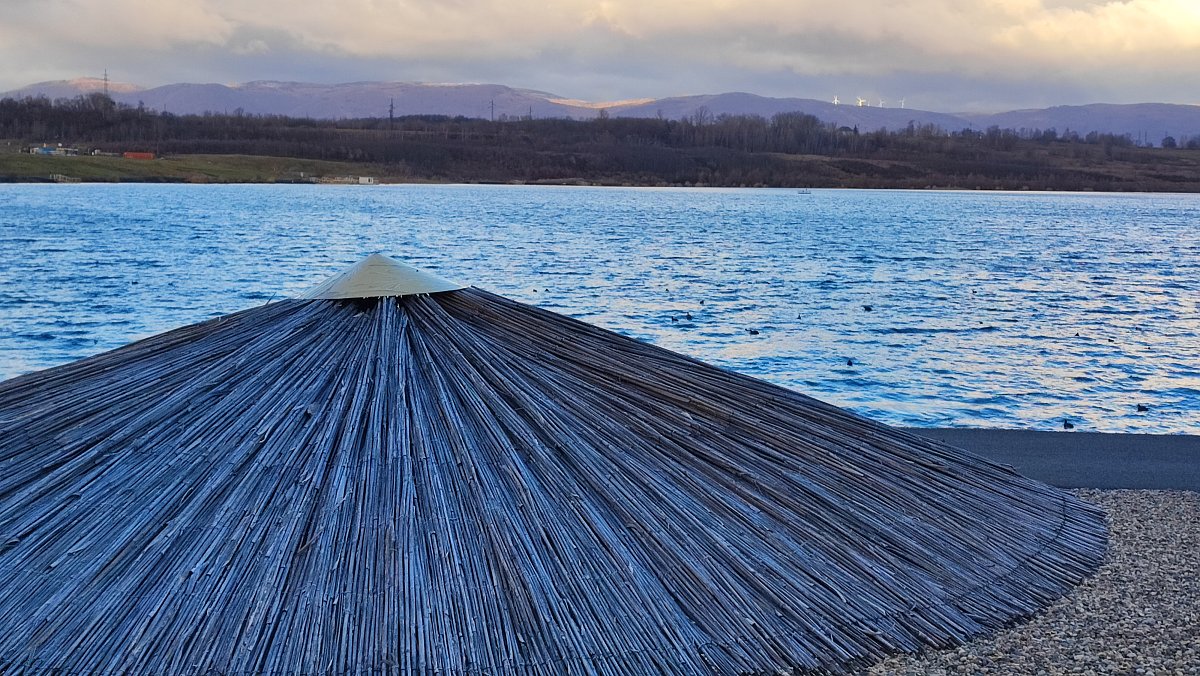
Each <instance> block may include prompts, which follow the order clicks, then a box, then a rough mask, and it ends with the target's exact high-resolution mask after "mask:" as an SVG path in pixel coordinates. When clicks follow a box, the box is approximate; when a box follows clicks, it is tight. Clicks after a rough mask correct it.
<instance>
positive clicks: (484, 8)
mask: <svg viewBox="0 0 1200 676" xmlns="http://www.w3.org/2000/svg"><path fill="white" fill-rule="evenodd" d="M1198 64H1200V0H847V1H844V2H831V1H830V0H755V1H753V2H742V1H741V0H605V1H601V2H595V1H584V0H546V1H540V2H538V1H533V0H322V1H319V2H318V1H314V0H0V91H6V90H10V89H16V88H18V87H21V86H24V85H27V84H31V83H34V82H42V81H47V80H63V79H72V78H76V77H85V76H86V77H100V76H101V74H102V73H103V71H104V70H105V69H107V71H108V74H109V77H110V78H111V79H112V80H113V81H118V82H130V83H135V84H138V85H142V86H146V87H152V86H157V85H162V84H170V83H174V82H218V83H224V84H233V83H239V82H248V81H253V80H285V81H298V82H320V83H337V82H354V81H364V80H389V81H415V82H488V83H497V84H505V85H509V86H513V87H522V88H528V89H537V90H542V91H548V92H552V93H554V94H557V95H560V96H563V97H566V98H577V99H584V100H589V101H616V100H622V99H634V98H659V97H665V96H679V95H687V94H711V93H720V92H728V91H745V92H751V93H755V94H761V95H765V96H781V97H782V96H796V97H802V98H814V99H825V100H829V99H832V98H833V97H834V96H838V97H840V99H841V100H843V101H846V100H852V99H853V98H854V97H856V96H863V97H866V98H869V99H871V100H875V99H878V98H885V99H887V100H890V101H898V100H899V99H901V98H904V99H905V100H906V104H907V106H908V107H909V108H920V109H924V110H936V111H945V112H959V111H964V112H966V111H973V112H994V111H1001V110H1009V109H1014V108H1033V107H1046V106H1051V105H1062V104H1083V103H1096V102H1105V103H1135V102H1147V101H1153V102H1167V103H1192V104H1200V87H1198V86H1197V84H1196V82H1197V80H1196V68H1197V65H1198Z"/></svg>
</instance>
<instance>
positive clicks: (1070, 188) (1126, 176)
mask: <svg viewBox="0 0 1200 676" xmlns="http://www.w3.org/2000/svg"><path fill="white" fill-rule="evenodd" d="M9 147H10V148H13V147H16V146H14V145H13V144H12V143H11V142H10V143H9ZM789 157H790V158H791V159H789V160H788V161H790V162H798V163H801V164H804V165H805V166H806V167H808V169H807V170H806V172H811V173H805V174H802V176H805V178H803V180H800V179H796V180H800V182H794V181H792V180H791V179H789V181H786V182H783V183H763V182H754V181H744V182H743V181H736V180H735V181H722V180H719V179H715V180H714V178H715V176H713V177H710V178H709V179H708V180H690V181H689V180H683V181H681V180H670V179H668V178H666V177H661V176H656V175H653V174H646V173H635V174H628V173H616V174H612V175H608V174H600V175H591V174H585V175H580V176H562V175H560V176H554V177H546V176H541V177H530V176H522V175H517V174H514V175H512V176H502V177H498V176H496V175H495V174H496V171H497V168H496V167H490V166H484V165H479V166H476V165H471V166H463V167H457V168H455V169H454V173H451V174H447V175H428V174H423V173H420V172H418V171H414V170H413V169H412V168H410V167H408V166H406V165H403V164H380V163H371V162H344V161H335V160H313V159H303V158H294V157H277V156H266V155H238V154H230V155H212V154H171V155H166V156H162V157H155V158H154V159H128V158H124V157H115V156H103V155H96V156H93V155H74V156H50V155H32V154H28V153H20V152H7V153H6V152H2V151H0V183H195V184H278V183H284V184H292V183H301V184H307V183H334V184H355V185H357V184H359V183H360V181H364V182H366V183H369V184H479V185H487V184H497V185H554V186H597V187H647V188H661V187H672V188H674V187H683V188H781V189H791V190H797V191H798V192H807V191H808V189H812V188H821V189H826V188H849V189H885V190H969V191H1014V192H1046V191H1052V192H1075V193H1087V192H1122V193H1166V192H1174V193H1193V194H1194V193H1200V173H1196V174H1194V175H1193V174H1192V173H1188V172H1185V173H1184V174H1181V175H1180V176H1179V177H1176V178H1172V179H1171V180H1166V179H1163V178H1161V177H1155V176H1142V175H1141V174H1139V173H1138V172H1143V171H1145V167H1136V168H1135V169H1136V171H1135V170H1134V169H1130V168H1129V167H1128V166H1124V165H1119V166H1118V165H1116V164H1114V165H1113V167H1112V172H1115V173H1110V174H1103V173H1097V174H1096V175H1095V176H1092V177H1088V176H1084V175H1082V174H1079V173H1075V174H1070V175H1071V176H1072V179H1071V181H1072V182H1071V183H1070V184H1069V185H1067V184H1060V183H1058V182H1056V181H1054V180H1050V179H1039V180H1036V181H1035V180H1027V178H1022V177H1020V176H1012V177H1000V178H997V177H991V178H983V177H981V176H978V175H975V174H970V175H967V176H953V175H931V176H925V177H920V178H918V177H915V176H914V175H913V171H915V169H914V170H913V171H908V172H900V171H899V170H898V169H897V168H896V167H894V166H892V165H891V164H888V163H886V162H882V161H879V162H871V161H866V160H862V161H858V160H856V162H858V164H854V165H852V166H851V169H853V170H854V171H855V172H859V173H852V172H851V173H848V172H849V171H850V170H849V169H846V167H845V166H842V165H844V164H845V161H844V160H843V159H841V158H836V157H815V156H789ZM1186 157H1189V158H1190V157H1191V155H1186ZM1197 158H1200V155H1198V156H1197ZM839 163H840V164H839ZM892 164H894V163H892ZM835 167H841V168H840V169H838V171H839V172H841V173H840V174H838V176H837V178H833V177H832V175H831V174H832V172H833V171H834V168H835ZM918 173H919V172H918ZM735 174H736V172H735ZM892 174H895V175H894V176H893V175H892ZM798 176H800V175H798Z"/></svg>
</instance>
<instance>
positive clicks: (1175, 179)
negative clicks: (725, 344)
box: [0, 94, 1200, 190]
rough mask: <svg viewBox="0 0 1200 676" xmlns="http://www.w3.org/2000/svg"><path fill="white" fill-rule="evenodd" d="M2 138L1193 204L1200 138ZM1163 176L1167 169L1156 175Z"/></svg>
mask: <svg viewBox="0 0 1200 676" xmlns="http://www.w3.org/2000/svg"><path fill="white" fill-rule="evenodd" d="M0 137H3V138H8V139H19V140H21V141H22V142H23V143H30V144H33V143H64V144H71V145H77V146H79V147H80V148H81V149H83V150H84V151H88V150H91V149H97V150H101V151H112V152H116V151H130V150H136V151H149V152H155V153H158V154H160V155H164V154H165V155H170V154H247V155H269V156H281V157H296V158H306V159H320V160H337V161H354V162H366V163H375V164H378V165H382V166H383V167H386V168H387V171H386V172H384V173H387V174H388V175H392V176H397V177H401V178H413V179H427V180H449V181H501V182H507V181H525V182H539V181H542V182H567V181H575V180H578V181H587V182H612V183H634V184H651V185H655V184H693V185H694V184H707V185H766V186H813V187H817V186H861V187H926V186H953V187H987V188H993V187H1006V188H1021V187H1028V188H1033V189H1041V188H1056V189H1067V190H1074V189H1104V190H1107V189H1116V190H1121V189H1142V190H1145V189H1155V190H1158V189H1166V188H1164V185H1165V186H1167V188H1170V187H1176V188H1179V189H1192V188H1191V187H1189V186H1191V185H1192V184H1193V183H1195V184H1197V185H1200V173H1198V170H1197V169H1196V167H1195V154H1193V153H1188V152H1186V150H1188V149H1197V148H1200V138H1192V139H1183V140H1180V141H1175V140H1174V139H1172V141H1173V142H1174V143H1173V145H1176V146H1177V147H1178V148H1179V149H1182V150H1176V151H1175V155H1176V156H1177V157H1178V160H1179V161H1178V162H1176V161H1174V160H1168V159H1165V156H1164V153H1165V152H1167V151H1166V150H1163V149H1151V148H1140V147H1137V145H1136V144H1135V143H1134V142H1133V140H1132V139H1131V138H1130V137H1128V136H1122V135H1113V134H1097V133H1094V132H1093V133H1088V134H1083V135H1081V134H1079V133H1076V132H1073V131H1070V130H1064V131H1063V132H1061V133H1060V132H1058V131H1057V130H1021V131H1014V130H1005V129H999V128H997V127H993V128H990V129H987V130H973V129H963V130H956V131H950V130H944V129H940V128H937V127H933V126H917V125H911V124H910V125H909V127H908V128H906V129H902V130H892V131H887V130H871V131H867V130H859V129H857V128H851V127H839V126H836V125H832V124H829V123H826V122H822V121H821V120H819V119H817V118H816V117H813V116H811V115H806V114H802V113H782V114H778V115H775V116H774V117H772V118H770V119H766V118H762V117H758V116H742V115H738V116H726V115H722V116H713V115H711V114H708V113H707V112H706V111H703V110H702V111H700V112H698V113H697V114H695V115H693V116H691V117H689V118H687V119H683V120H667V119H646V118H608V117H607V116H601V117H600V118H599V119H594V120H586V121H581V120H568V119H529V118H520V119H502V120H498V121H490V120H481V119H472V118H464V117H454V118H451V117H444V116H410V117H403V118H396V119H388V118H383V119H379V118H371V119H354V120H313V119H303V118H289V117H282V116H270V115H266V116H264V115H246V114H243V113H242V112H241V111H234V112H233V113H228V114H227V113H209V114H204V115H174V114H171V113H166V112H156V111H152V110H147V109H145V108H143V107H140V106H139V107H133V106H126V105H120V104H116V103H114V102H113V101H112V99H111V98H109V97H107V96H105V95H103V94H90V95H87V96H81V97H77V98H75V99H69V100H67V99H60V100H57V101H50V100H48V99H46V98H28V99H24V100H13V99H4V100H0ZM1164 164H1165V165H1169V166H1164Z"/></svg>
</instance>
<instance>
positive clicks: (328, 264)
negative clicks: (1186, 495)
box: [0, 184, 1200, 433]
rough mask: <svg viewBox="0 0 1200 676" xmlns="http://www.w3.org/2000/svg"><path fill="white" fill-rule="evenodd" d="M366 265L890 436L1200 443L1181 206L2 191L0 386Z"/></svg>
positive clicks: (1190, 213)
mask: <svg viewBox="0 0 1200 676" xmlns="http://www.w3.org/2000/svg"><path fill="white" fill-rule="evenodd" d="M377 251H378V252H383V253H385V254H388V255H391V256H394V257H396V258H399V259H402V260H404V261H406V262H408V263H410V264H412V265H415V266H417V267H422V268H426V269H429V270H431V271H433V272H436V273H437V274H440V275H442V276H445V277H450V278H452V279H456V280H460V281H464V282H468V283H472V284H474V285H476V286H480V287H482V288H485V289H488V290H491V291H495V292H497V293H501V294H504V295H507V296H510V297H512V298H515V299H517V300H520V301H523V302H526V303H532V304H535V305H538V306H541V307H543V308H547V309H550V310H554V311H556V312H561V313H564V314H568V315H570V316H573V317H576V318H579V319H582V320H584V321H587V322H590V323H593V324H597V325H599V326H603V327H606V328H609V329H612V330H615V331H619V332H621V333H624V334H626V335H629V336H633V337H636V338H638V339H641V340H645V341H649V342H652V343H655V344H657V345H661V346H663V347H666V348H668V349H671V350H675V351H678V352H682V353H685V354H688V355H691V356H694V357H697V358H699V359H702V360H705V361H708V362H711V363H714V364H717V365H719V366H722V367H724V368H728V369H732V370H735V371H740V372H742V373H746V374H750V375H753V376H756V377H760V378H764V379H766V380H769V381H771V382H774V383H777V384H780V385H783V386H786V387H790V388H794V389H796V390H799V391H801V392H804V393H806V394H810V395H812V396H815V397H818V398H820V399H824V400H826V401H829V402H831V403H834V404H837V405H839V406H844V407H847V408H850V409H852V410H854V411H856V412H858V413H861V414H864V415H867V416H871V417H874V418H877V419H879V420H882V421H884V422H887V423H890V424H899V425H909V426H919V427H938V426H972V427H1013V428H1026V429H1061V427H1062V423H1063V421H1064V420H1070V421H1071V422H1072V423H1073V424H1074V425H1075V426H1076V429H1077V430H1082V431H1106V432H1161V433H1200V196H1198V195H1176V194H1067V193H992V192H919V191H886V190H879V191H858V190H813V191H811V193H808V194H804V193H801V192H798V191H795V190H763V189H684V188H679V189H650V188H583V187H532V186H453V185H450V186H446V185H438V186H425V185H404V186H283V185H281V186H257V185H250V186H247V185H238V186H193V185H88V184H84V185H78V184H77V185H2V186H0V260H2V261H3V262H2V263H0V379H5V378H10V377H13V376H16V375H19V374H21V373H25V372H28V371H32V370H36V369H42V368H47V367H50V366H54V365H56V364H61V363H65V362H68V361H71V360H74V359H79V358H81V357H85V356H88V355H91V354H94V353H96V352H100V351H103V350H108V349H112V348H115V347H118V346H120V345H123V344H125V343H127V342H129V341H131V340H134V339H137V338H141V337H145V336H147V335H151V334H154V333H158V332H161V331H164V330H166V329H170V328H174V327H177V326H181V325H184V324H189V323H193V322H196V321H200V320H203V319H207V318H209V317H212V316H216V315H220V314H224V313H227V312H231V311H234V310H239V309H242V308H245V307H248V306H252V305H257V304H263V303H267V302H270V301H271V300H273V299H278V298H283V297H286V296H289V295H294V294H298V293H300V292H302V291H303V290H304V289H305V288H307V287H309V286H311V285H314V284H316V283H317V282H318V281H320V280H321V279H323V278H324V277H325V276H327V275H329V274H332V273H334V272H337V271H339V270H340V269H341V268H343V267H345V266H347V265H349V264H351V263H353V262H355V261H357V260H358V259H359V258H361V257H363V256H364V255H366V254H368V253H372V252H377ZM689 315H690V318H689ZM751 331H756V332H757V333H751ZM1138 404H1142V405H1143V406H1145V407H1146V408H1148V409H1149V410H1147V411H1138V410H1137V405H1138Z"/></svg>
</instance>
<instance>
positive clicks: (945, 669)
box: [862, 489, 1200, 676]
mask: <svg viewBox="0 0 1200 676" xmlns="http://www.w3.org/2000/svg"><path fill="white" fill-rule="evenodd" d="M1072 492H1073V493H1075V494H1076V495H1078V496H1079V497H1081V498H1083V499H1084V500H1088V501H1090V502H1094V503H1096V504H1098V505H1100V506H1102V507H1104V509H1105V510H1106V511H1107V512H1108V520H1109V527H1110V529H1111V537H1110V541H1109V552H1108V557H1107V558H1106V560H1105V562H1104V565H1103V566H1102V567H1101V568H1100V570H1099V571H1098V572H1097V573H1096V575H1095V576H1093V577H1092V578H1090V579H1088V580H1087V581H1086V582H1084V583H1083V584H1082V585H1081V586H1080V587H1078V588H1077V589H1076V590H1075V591H1074V592H1073V593H1072V594H1071V595H1069V596H1067V597H1065V598H1063V599H1061V600H1060V601H1059V602H1058V603H1056V604H1054V605H1053V606H1051V607H1049V608H1047V609H1046V610H1045V611H1043V612H1041V613H1039V614H1037V615H1035V616H1034V617H1033V618H1031V619H1030V620H1029V621H1027V622H1024V623H1022V624H1019V625H1017V626H1015V627H1011V628H1009V629H1005V630H1002V631H1000V632H998V633H996V634H994V635H991V636H986V637H983V638H981V639H979V640H976V641H973V642H971V643H968V644H966V645H964V646H961V647H959V648H957V649H954V650H944V651H931V652H928V653H925V654H923V655H916V656H911V655H905V656H898V657H893V658H891V659H888V660H885V661H884V662H881V663H880V664H877V665H875V666H874V667H872V668H870V669H869V670H867V671H864V672H862V674H866V675H869V676H883V675H893V674H895V675H899V674H923V675H924V674H930V675H939V674H1038V675H1041V674H1045V675H1050V674H1157V675H1159V676H1162V675H1164V674H1195V675H1200V493H1193V492H1188V491H1146V490H1114V491H1099V490H1088V489H1078V490H1074V491H1072Z"/></svg>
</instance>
